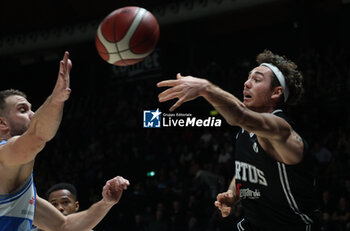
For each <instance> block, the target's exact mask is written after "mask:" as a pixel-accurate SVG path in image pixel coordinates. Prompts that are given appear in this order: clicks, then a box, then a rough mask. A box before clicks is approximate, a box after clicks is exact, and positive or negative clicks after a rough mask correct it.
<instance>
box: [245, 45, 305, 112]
mask: <svg viewBox="0 0 350 231" xmlns="http://www.w3.org/2000/svg"><path fill="white" fill-rule="evenodd" d="M256 61H257V63H258V64H259V66H257V67H255V68H254V69H253V70H252V71H251V72H249V76H248V80H247V81H246V82H245V83H244V91H243V95H244V98H243V102H244V104H245V105H246V106H247V107H248V108H250V109H252V110H255V111H261V112H264V111H269V110H271V109H275V108H277V107H280V106H283V105H294V104H296V103H297V102H298V101H299V99H300V98H301V97H302V95H303V92H304V90H303V83H302V82H303V76H302V74H301V72H300V71H298V70H297V65H296V64H295V63H294V62H293V61H291V60H289V59H287V58H286V57H284V56H280V55H277V54H274V53H272V52H271V51H269V50H265V51H264V52H262V53H260V54H258V55H257V59H256Z"/></svg>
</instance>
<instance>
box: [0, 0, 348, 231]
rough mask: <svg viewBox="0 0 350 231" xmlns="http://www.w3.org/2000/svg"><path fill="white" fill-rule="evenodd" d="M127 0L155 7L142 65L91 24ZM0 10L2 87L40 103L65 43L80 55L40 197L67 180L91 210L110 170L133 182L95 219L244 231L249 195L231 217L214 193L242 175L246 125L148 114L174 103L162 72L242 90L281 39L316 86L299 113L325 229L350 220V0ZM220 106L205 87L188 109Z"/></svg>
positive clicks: (5, 6)
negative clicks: (147, 123)
mask: <svg viewBox="0 0 350 231" xmlns="http://www.w3.org/2000/svg"><path fill="white" fill-rule="evenodd" d="M129 5H134V6H140V7H144V8H146V9H148V10H149V11H151V12H152V13H153V14H154V15H155V16H156V18H157V19H158V22H159V24H160V39H159V42H158V44H157V47H156V49H155V51H154V52H153V53H152V55H150V56H149V57H148V58H146V59H145V60H144V61H142V62H141V63H139V64H136V65H133V66H129V67H116V66H113V65H110V64H108V63H107V62H105V61H103V60H102V59H101V58H100V57H99V55H98V53H97V51H96V48H95V43H94V36H95V33H96V29H97V26H98V24H99V23H100V22H101V20H102V19H103V18H104V17H105V16H106V15H107V14H109V13H110V12H112V11H113V10H115V9H117V8H120V7H123V6H129ZM0 9H1V12H2V13H1V14H0V28H1V30H0V67H1V74H0V78H1V89H7V88H16V89H19V90H22V91H24V92H26V93H27V95H28V98H29V101H30V102H31V103H32V104H33V106H34V109H37V108H38V107H39V106H40V105H41V103H43V102H44V100H45V99H46V97H47V96H48V95H49V94H50V93H51V91H52V89H53V86H54V83H55V81H56V77H57V71H58V63H59V60H60V59H61V57H62V55H63V53H64V51H65V50H68V51H70V54H71V59H72V62H73V69H72V72H71V88H72V94H71V98H70V99H69V101H68V102H67V103H66V105H65V112H64V118H63V120H62V124H61V127H60V129H59V132H58V133H57V135H56V137H55V138H54V139H53V140H52V141H50V142H49V143H48V144H47V146H46V147H45V149H44V150H43V151H42V152H41V153H40V154H39V155H38V156H37V158H36V164H35V169H34V174H35V183H36V187H37V190H38V193H39V195H42V196H44V195H45V192H46V190H47V189H48V188H49V187H50V186H51V185H52V184H55V183H58V182H61V181H65V182H70V183H73V184H75V185H76V187H77V189H78V199H79V201H80V204H81V208H82V209H85V208H88V207H89V206H90V205H91V204H92V203H93V202H95V201H97V200H99V199H100V198H101V191H102V187H103V185H104V184H105V181H106V180H108V179H109V178H112V177H114V176H116V175H122V176H124V177H125V178H127V179H129V180H130V182H131V187H130V189H128V190H127V191H126V192H125V194H124V195H123V198H122V200H121V201H120V203H119V204H118V205H116V206H115V207H114V208H113V209H112V210H111V211H110V213H109V214H108V215H107V216H106V217H105V219H104V220H103V221H102V222H101V223H100V224H99V225H98V226H97V227H96V228H95V230H97V231H99V230H100V231H102V230H103V231H110V230H111V231H112V230H122V231H124V230H125V231H128V230H130V231H138V230H147V231H148V230H149V231H155V230H164V231H167V230H169V231H177V230H179V231H180V230H181V231H187V230H188V231H196V230H201V231H202V230H206V231H212V230H213V231H214V230H215V231H223V230H235V229H236V228H235V222H237V220H240V218H241V217H242V215H243V214H242V210H241V208H240V206H237V207H236V208H235V210H234V212H233V213H232V214H231V216H230V217H228V218H225V219H223V218H221V217H220V215H219V213H218V211H216V209H215V207H214V201H215V197H216V195H217V193H219V192H222V191H225V190H227V187H228V184H229V182H230V180H231V179H232V177H233V174H234V167H233V166H234V149H235V144H234V142H235V141H234V137H235V133H236V132H237V128H235V127H230V126H228V125H226V124H225V123H223V125H222V126H221V127H220V128H159V129H148V128H143V124H142V122H143V121H142V115H143V110H155V109H157V108H160V110H161V111H162V112H167V111H168V109H169V107H170V106H171V105H172V104H173V103H174V102H168V103H161V104H160V103H159V102H158V100H157V95H158V94H159V93H160V91H161V90H160V89H158V88H157V87H156V83H157V82H158V81H160V80H163V79H168V78H175V75H176V73H182V74H183V75H193V76H199V77H203V78H207V79H209V80H210V81H212V82H213V83H215V84H217V85H219V86H221V87H222V88H223V89H225V90H227V91H230V92H231V93H233V94H234V95H236V96H237V97H239V98H240V97H241V92H242V88H243V83H244V81H245V79H246V78H247V74H248V72H249V71H250V70H251V68H253V67H254V66H255V65H256V63H255V58H256V55H257V54H258V53H260V52H262V51H263V50H264V49H270V50H271V51H273V52H275V53H278V54H281V55H286V56H287V57H288V58H290V59H292V60H293V61H295V62H296V63H297V64H298V66H299V69H300V70H301V71H302V72H303V74H304V86H305V95H304V97H303V99H302V100H301V102H300V103H299V105H297V106H293V107H291V108H290V109H289V111H288V113H289V115H290V116H291V117H292V119H293V120H294V122H295V123H296V125H297V128H298V130H299V132H300V134H302V135H303V136H304V137H305V138H306V139H307V140H308V142H309V144H310V150H311V152H310V154H311V155H313V158H314V163H315V170H314V174H315V177H316V184H317V192H316V193H315V197H316V198H317V199H318V200H319V205H320V208H321V209H322V211H323V214H322V228H323V230H334V231H338V230H339V231H343V230H350V223H349V222H350V208H349V200H350V172H349V169H350V135H349V121H350V120H349V103H348V100H349V90H350V78H349V77H350V72H349V70H350V65H349V64H350V63H349V62H350V61H349V60H350V57H349V56H350V50H349V33H348V30H349V28H350V1H349V0H343V1H340V0H339V1H338V0H333V1H332V0H310V1H302V0H187V1H174V0H162V1H160V0H150V1H141V0H140V1H136V0H134V1H107V0H101V1H98V2H86V1H81V0H79V1H67V0H62V1H56V0H53V1H43V0H37V1H34V0H32V1H23V2H16V1H1V2H0ZM211 110H213V108H212V107H211V106H210V105H209V104H208V103H207V102H205V101H204V100H203V99H197V100H195V101H192V102H188V103H185V104H184V105H183V106H182V107H181V108H180V109H179V110H178V112H186V113H192V114H195V115H200V116H204V117H205V116H209V113H210V111H211ZM219 117H220V116H219ZM151 171H154V172H155V175H154V176H147V173H149V172H151Z"/></svg>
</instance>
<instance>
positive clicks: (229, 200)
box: [214, 190, 236, 217]
mask: <svg viewBox="0 0 350 231" xmlns="http://www.w3.org/2000/svg"><path fill="white" fill-rule="evenodd" d="M235 201H236V198H235V195H234V193H233V192H232V191H231V190H228V191H227V192H224V193H219V194H218V195H217V197H216V201H215V202H214V204H215V206H216V207H217V208H218V209H219V210H220V212H221V216H222V217H227V216H229V215H230V213H231V210H232V207H233V205H234V204H235Z"/></svg>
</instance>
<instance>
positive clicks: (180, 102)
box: [169, 96, 185, 112]
mask: <svg viewBox="0 0 350 231" xmlns="http://www.w3.org/2000/svg"><path fill="white" fill-rule="evenodd" d="M184 101H185V97H184V96H183V97H181V98H180V99H179V100H178V101H176V103H175V104H174V105H173V106H172V107H171V108H170V109H169V111H171V112H172V111H174V110H175V109H176V108H178V107H180V106H181V104H182V103H183V102H184Z"/></svg>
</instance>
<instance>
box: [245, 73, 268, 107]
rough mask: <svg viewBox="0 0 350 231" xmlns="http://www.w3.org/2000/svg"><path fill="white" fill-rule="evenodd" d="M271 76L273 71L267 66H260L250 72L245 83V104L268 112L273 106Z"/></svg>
mask: <svg viewBox="0 0 350 231" xmlns="http://www.w3.org/2000/svg"><path fill="white" fill-rule="evenodd" d="M271 77H272V71H271V70H270V69H269V68H268V67H265V66H258V67H256V68H254V69H253V70H252V71H251V72H249V76H248V79H247V81H246V82H245V83H244V90H243V103H244V105H246V106H247V107H248V108H249V109H251V110H254V111H258V112H266V111H269V110H271V108H273V104H272V102H271V96H272V92H273V91H272V89H271Z"/></svg>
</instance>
